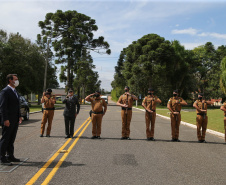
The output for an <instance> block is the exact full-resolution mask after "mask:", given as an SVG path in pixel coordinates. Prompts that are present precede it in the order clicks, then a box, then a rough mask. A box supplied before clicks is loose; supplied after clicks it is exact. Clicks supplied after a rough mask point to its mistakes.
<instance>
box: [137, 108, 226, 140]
mask: <svg viewBox="0 0 226 185" xmlns="http://www.w3.org/2000/svg"><path fill="white" fill-rule="evenodd" d="M133 108H135V109H138V110H140V111H143V112H144V111H145V110H144V109H140V108H136V107H133ZM156 115H157V116H159V117H162V118H164V119H168V120H170V118H169V117H166V116H163V115H161V114H157V113H156ZM181 124H182V125H185V126H188V127H191V128H194V129H196V128H197V127H196V125H193V124H191V123H187V122H184V121H181ZM206 132H207V133H210V134H213V135H216V136H218V137H220V138H223V139H224V137H225V135H224V134H223V133H221V132H217V131H214V130H211V129H206Z"/></svg>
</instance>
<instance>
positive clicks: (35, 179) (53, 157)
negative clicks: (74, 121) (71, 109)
mask: <svg viewBox="0 0 226 185" xmlns="http://www.w3.org/2000/svg"><path fill="white" fill-rule="evenodd" d="M89 119H90V117H89V118H87V119H86V121H85V122H84V123H83V124H82V125H81V126H80V127H79V128H78V129H77V130H76V132H75V133H74V136H75V135H76V134H77V133H78V132H79V131H80V130H81V128H82V127H83V126H84V125H85V124H86V123H87V121H88V120H89ZM70 141H71V138H70V139H68V140H67V141H66V142H65V143H64V145H63V146H62V147H60V149H59V150H58V151H57V152H56V153H55V154H54V155H53V156H52V157H51V158H50V159H49V160H48V161H47V162H46V163H45V164H44V165H43V167H42V168H41V169H40V170H39V171H38V172H37V173H36V174H35V175H34V176H33V177H32V178H31V179H30V180H29V181H28V182H27V184H26V185H32V184H34V183H35V182H36V181H37V180H38V178H39V177H40V176H41V175H42V174H43V172H44V171H45V170H46V169H47V168H48V166H49V165H50V164H51V163H52V162H53V161H54V160H55V159H56V158H57V156H58V155H59V154H60V151H61V150H63V149H64V148H65V147H66V146H67V145H68V143H69V142H70Z"/></svg>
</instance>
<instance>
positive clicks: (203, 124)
mask: <svg viewBox="0 0 226 185" xmlns="http://www.w3.org/2000/svg"><path fill="white" fill-rule="evenodd" d="M207 122H208V116H205V119H204V117H203V116H202V115H197V117H196V125H197V137H198V140H199V141H200V140H205V136H206V129H207ZM201 129H202V132H201Z"/></svg>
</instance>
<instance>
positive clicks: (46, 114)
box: [41, 110, 54, 135]
mask: <svg viewBox="0 0 226 185" xmlns="http://www.w3.org/2000/svg"><path fill="white" fill-rule="evenodd" d="M53 116H54V110H44V111H43V117H42V123H41V134H44V132H45V125H46V123H47V121H48V127H47V132H46V135H50V132H51V128H52V122H53Z"/></svg>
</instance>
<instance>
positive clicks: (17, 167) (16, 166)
mask: <svg viewBox="0 0 226 185" xmlns="http://www.w3.org/2000/svg"><path fill="white" fill-rule="evenodd" d="M28 159H29V158H25V159H24V160H23V161H21V162H20V163H19V164H17V165H16V166H15V167H14V168H12V169H11V170H9V171H0V173H11V172H12V171H13V170H15V169H16V168H18V167H19V166H20V165H21V164H23V163H24V162H25V161H27V160H28Z"/></svg>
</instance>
